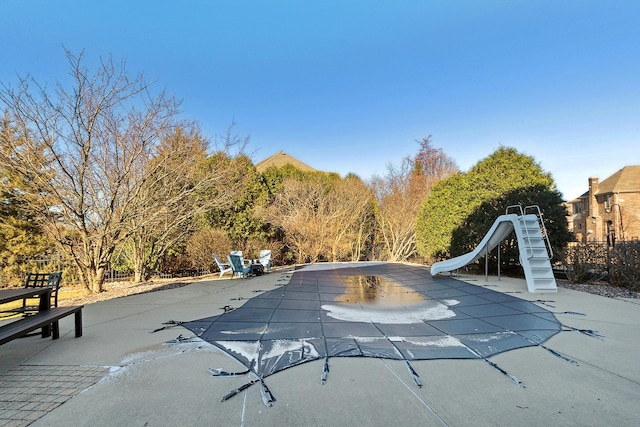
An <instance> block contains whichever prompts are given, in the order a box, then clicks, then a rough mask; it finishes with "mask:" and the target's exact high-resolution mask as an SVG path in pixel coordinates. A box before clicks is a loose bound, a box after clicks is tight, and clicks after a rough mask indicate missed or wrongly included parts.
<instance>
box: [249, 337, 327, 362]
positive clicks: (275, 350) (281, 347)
mask: <svg viewBox="0 0 640 427" xmlns="http://www.w3.org/2000/svg"><path fill="white" fill-rule="evenodd" d="M303 347H304V348H305V351H304V354H305V356H307V357H312V358H318V357H320V354H318V352H317V350H316V348H315V347H314V346H313V345H311V344H310V343H308V342H307V341H306V340H275V341H274V342H273V344H272V346H271V350H269V351H267V352H265V353H264V355H263V356H262V358H263V359H270V358H272V357H281V356H283V355H284V354H286V353H289V352H299V351H301V350H302V348H303Z"/></svg>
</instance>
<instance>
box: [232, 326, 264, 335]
mask: <svg viewBox="0 0 640 427" xmlns="http://www.w3.org/2000/svg"><path fill="white" fill-rule="evenodd" d="M266 329H267V326H266V325H265V326H260V327H258V328H246V329H237V330H232V331H220V333H221V334H226V335H241V334H262V333H264V332H265V330H266Z"/></svg>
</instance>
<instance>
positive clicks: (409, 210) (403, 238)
mask: <svg viewBox="0 0 640 427" xmlns="http://www.w3.org/2000/svg"><path fill="white" fill-rule="evenodd" d="M418 143H419V144H420V149H419V150H418V153H417V154H416V155H415V156H413V157H411V156H407V157H405V158H404V159H403V161H402V164H401V165H400V167H399V168H394V167H393V166H392V165H389V166H388V170H387V174H386V176H385V177H374V178H373V179H372V180H371V185H372V186H373V188H374V190H375V192H376V199H377V201H378V209H377V212H376V219H377V223H378V227H377V230H378V233H377V234H378V240H379V241H380V242H381V244H382V247H383V249H382V254H381V257H382V258H383V259H387V260H389V261H404V260H407V259H408V258H410V257H411V256H413V255H414V254H415V253H416V218H417V215H418V210H419V208H420V205H421V204H422V202H423V201H424V200H425V199H426V197H427V196H428V195H429V193H430V192H431V187H432V186H433V184H435V183H436V182H437V181H439V180H440V179H443V178H446V177H448V176H450V175H452V174H454V173H455V172H457V170H458V168H457V166H456V164H455V162H454V161H453V160H452V159H451V158H449V157H448V156H447V155H445V154H444V153H443V151H442V149H436V148H433V147H432V146H431V135H429V136H428V137H427V138H424V139H422V140H421V141H418Z"/></svg>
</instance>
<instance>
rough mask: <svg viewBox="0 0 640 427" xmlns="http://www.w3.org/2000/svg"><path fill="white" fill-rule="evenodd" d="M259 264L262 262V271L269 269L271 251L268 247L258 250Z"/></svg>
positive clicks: (268, 270)
mask: <svg viewBox="0 0 640 427" xmlns="http://www.w3.org/2000/svg"><path fill="white" fill-rule="evenodd" d="M260 264H262V266H263V267H264V271H266V272H267V273H268V272H270V271H271V251H270V250H269V249H263V250H261V251H260Z"/></svg>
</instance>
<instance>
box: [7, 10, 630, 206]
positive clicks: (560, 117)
mask: <svg viewBox="0 0 640 427" xmlns="http://www.w3.org/2000/svg"><path fill="white" fill-rule="evenodd" d="M0 10H1V13H0V58H1V59H0V82H2V83H4V84H13V83H15V81H16V75H17V74H20V75H24V74H26V73H30V74H31V75H33V76H34V77H35V78H36V79H37V80H38V81H41V82H46V81H48V82H53V81H55V80H59V81H61V82H64V81H65V79H66V78H67V73H68V68H67V64H66V59H65V56H64V51H63V46H64V47H66V48H68V49H70V50H71V51H73V52H80V51H81V50H83V49H84V50H85V53H86V55H87V58H93V59H94V60H95V59H97V58H98V57H99V56H100V55H103V56H105V55H109V54H112V55H113V56H114V58H116V59H126V61H127V68H128V70H129V72H130V73H132V74H135V73H138V72H143V73H145V76H146V77H147V79H149V80H153V81H155V82H156V83H155V84H156V86H155V87H156V88H157V89H158V90H162V89H165V88H166V90H167V91H168V92H170V93H172V94H174V95H175V96H176V97H177V98H179V99H182V100H183V105H182V107H183V110H184V116H185V117H186V118H191V119H195V120H197V121H199V122H200V124H201V127H202V129H203V131H204V133H205V134H206V135H207V136H209V137H211V138H213V137H214V135H216V134H224V133H225V132H226V129H227V128H228V126H229V125H230V123H231V122H233V121H235V122H236V126H235V132H236V133H237V134H239V135H240V136H250V138H251V142H250V145H249V147H248V151H249V152H250V153H252V158H253V159H254V161H256V162H257V161H259V160H262V159H263V158H265V157H268V156H270V155H271V154H274V153H275V152H277V151H280V150H283V151H285V152H287V153H289V154H290V155H292V156H294V157H296V158H298V159H300V160H302V161H303V162H305V163H308V164H309V165H311V166H313V167H315V168H316V169H321V170H326V171H334V172H339V173H340V174H342V175H345V174H346V173H348V172H353V173H356V174H358V175H359V176H360V177H362V178H363V179H368V178H370V177H371V175H372V174H374V173H379V174H382V173H384V172H385V170H386V166H387V165H388V164H390V163H391V164H394V165H398V164H399V163H400V161H401V159H402V158H403V157H404V156H405V155H408V154H415V152H416V151H417V148H418V145H417V143H416V141H417V140H419V139H421V138H423V137H425V136H427V135H429V134H431V135H433V139H432V142H433V144H434V146H436V147H440V148H442V149H443V150H444V152H445V153H446V154H448V155H449V156H451V157H452V158H453V159H454V160H455V161H456V162H457V163H458V165H459V166H460V168H461V169H462V170H468V169H469V168H470V167H472V166H473V165H474V164H475V163H477V162H478V161H479V160H481V159H482V158H484V157H486V156H488V155H489V154H491V153H492V152H493V151H495V150H496V149H497V148H498V147H499V146H500V145H504V146H509V147H514V148H516V149H518V150H519V151H521V152H523V153H525V154H528V155H531V156H533V157H534V158H535V159H536V160H537V161H538V162H539V163H540V164H541V166H542V167H543V169H544V170H545V171H548V172H550V173H551V174H552V175H553V177H554V178H555V180H556V183H557V185H558V188H559V190H560V191H561V192H562V193H563V194H564V196H565V198H568V199H572V198H574V197H576V196H578V195H580V194H581V193H582V192H584V191H586V190H587V178H588V177H589V176H599V177H600V178H601V179H604V178H606V177H608V176H609V175H611V174H612V173H614V172H615V171H617V170H618V169H620V168H622V167H623V166H625V165H632V164H636V165H637V164H640V148H638V145H639V143H640V24H639V23H640V2H638V1H636V0H633V1H626V0H623V1H615V0H612V1H606V2H605V1H590V0H580V1H557V0H555V1H516V0H512V1H471V0H470V1H455V0H453V1H427V0H422V1H413V0H404V1H403V0H396V1H391V0H388V1H376V0H366V1H348V0H342V1H333V0H324V1H321V2H311V1H304V0H273V1H266V0H265V1H243V0H229V1H218V0H209V1H204V0H201V1H196V0H183V1H131V0H130V1H127V2H124V1H120V0H117V1H105V2H88V1H69V0H58V1H44V0H42V1H29V0H24V1H19V2H18V1H8V0H0Z"/></svg>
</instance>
